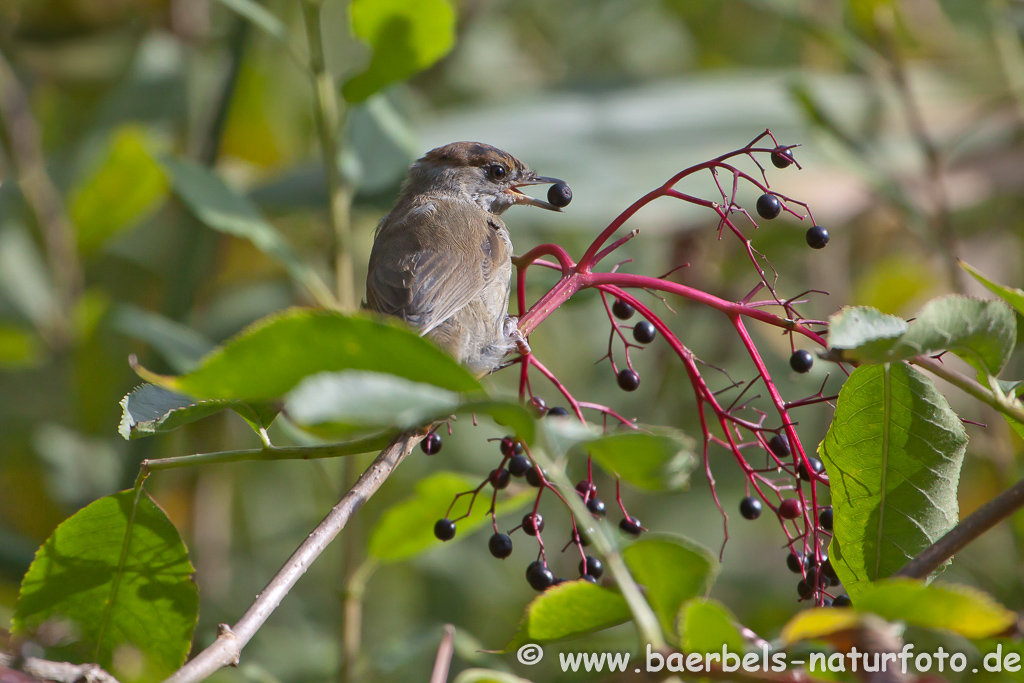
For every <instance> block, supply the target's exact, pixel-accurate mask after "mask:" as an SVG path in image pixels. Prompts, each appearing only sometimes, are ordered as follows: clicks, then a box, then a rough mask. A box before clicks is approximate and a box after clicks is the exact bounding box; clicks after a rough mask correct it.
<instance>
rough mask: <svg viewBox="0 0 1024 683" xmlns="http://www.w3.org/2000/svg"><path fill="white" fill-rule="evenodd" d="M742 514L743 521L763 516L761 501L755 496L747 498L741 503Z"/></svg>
mask: <svg viewBox="0 0 1024 683" xmlns="http://www.w3.org/2000/svg"><path fill="white" fill-rule="evenodd" d="M740 514H741V515H743V519H757V518H758V517H760V516H761V501H759V500H758V499H757V498H754V497H753V496H747V497H746V498H744V499H743V500H741V501H740Z"/></svg>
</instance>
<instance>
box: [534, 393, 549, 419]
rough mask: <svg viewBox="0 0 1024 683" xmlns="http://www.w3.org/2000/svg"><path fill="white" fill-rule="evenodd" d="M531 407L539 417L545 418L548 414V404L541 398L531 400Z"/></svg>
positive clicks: (536, 397) (535, 397)
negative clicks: (545, 414)
mask: <svg viewBox="0 0 1024 683" xmlns="http://www.w3.org/2000/svg"><path fill="white" fill-rule="evenodd" d="M530 405H531V406H533V412H534V414H535V415H536V416H537V417H544V413H546V412H548V404H547V402H545V401H544V399H542V398H541V397H540V396H534V397H533V398H531V399H530Z"/></svg>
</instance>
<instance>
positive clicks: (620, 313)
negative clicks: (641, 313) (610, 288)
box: [612, 299, 636, 320]
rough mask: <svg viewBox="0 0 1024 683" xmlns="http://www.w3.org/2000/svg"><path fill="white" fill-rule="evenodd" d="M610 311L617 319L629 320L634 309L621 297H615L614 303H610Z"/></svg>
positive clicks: (634, 311)
mask: <svg viewBox="0 0 1024 683" xmlns="http://www.w3.org/2000/svg"><path fill="white" fill-rule="evenodd" d="M612 313H614V314H615V317H616V318H618V319H619V320H629V319H630V318H632V317H633V314H634V313H636V309H635V308H633V307H632V306H631V305H629V304H627V303H626V302H625V301H623V300H622V299H616V300H615V303H613V304H612Z"/></svg>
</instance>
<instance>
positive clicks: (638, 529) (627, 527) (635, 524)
mask: <svg viewBox="0 0 1024 683" xmlns="http://www.w3.org/2000/svg"><path fill="white" fill-rule="evenodd" d="M619 529H621V530H622V531H623V532H625V533H627V534H629V535H630V536H639V535H640V534H642V533H643V532H644V528H643V526H642V525H641V524H640V520H639V519H637V518H636V517H624V518H623V519H622V520H621V521H619Z"/></svg>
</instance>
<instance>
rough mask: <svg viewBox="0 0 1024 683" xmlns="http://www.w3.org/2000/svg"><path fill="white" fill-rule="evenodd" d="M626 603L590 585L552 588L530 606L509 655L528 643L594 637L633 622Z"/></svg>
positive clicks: (615, 594)
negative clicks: (592, 634) (630, 621)
mask: <svg viewBox="0 0 1024 683" xmlns="http://www.w3.org/2000/svg"><path fill="white" fill-rule="evenodd" d="M630 616H631V613H630V611H629V605H627V604H626V599H625V598H623V597H622V595H620V594H619V593H618V592H617V591H614V590H611V589H609V588H603V587H601V586H597V585H595V584H592V583H590V582H589V581H583V580H579V581H566V582H565V583H563V584H560V585H558V586H554V587H552V588H548V589H547V590H546V591H544V592H543V593H541V594H540V595H538V596H537V597H536V598H534V599H533V602H531V603H530V604H529V605H527V606H526V614H525V615H524V616H523V620H522V621H521V622H520V623H519V630H518V631H517V632H516V635H515V636H514V637H513V638H512V641H511V642H509V644H508V645H506V646H505V651H506V652H508V651H511V650H515V649H517V648H518V647H519V646H521V645H525V644H526V643H549V642H553V641H557V640H565V639H567V638H574V637H576V636H581V635H585V634H587V633H593V632H594V631H600V630H602V629H606V628H610V627H612V626H617V625H619V624H622V623H625V622H627V621H629V619H630Z"/></svg>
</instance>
